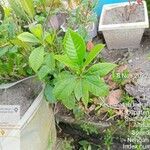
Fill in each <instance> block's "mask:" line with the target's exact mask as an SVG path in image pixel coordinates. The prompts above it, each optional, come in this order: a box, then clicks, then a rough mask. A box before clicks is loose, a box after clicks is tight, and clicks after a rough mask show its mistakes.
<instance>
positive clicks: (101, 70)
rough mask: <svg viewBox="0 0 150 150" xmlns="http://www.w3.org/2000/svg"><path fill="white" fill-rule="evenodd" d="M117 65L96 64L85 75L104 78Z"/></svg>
mask: <svg viewBox="0 0 150 150" xmlns="http://www.w3.org/2000/svg"><path fill="white" fill-rule="evenodd" d="M116 66H117V65H116V64H112V63H98V64H95V65H93V66H92V67H90V68H89V69H88V71H87V74H92V75H99V76H100V77H104V76H106V75H107V74H108V73H110V72H111V71H112V70H113V69H114V68H115V67H116Z"/></svg>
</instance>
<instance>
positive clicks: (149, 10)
mask: <svg viewBox="0 0 150 150" xmlns="http://www.w3.org/2000/svg"><path fill="white" fill-rule="evenodd" d="M146 2H147V8H148V13H149V15H150V1H149V0H146Z"/></svg>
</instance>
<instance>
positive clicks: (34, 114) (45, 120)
mask: <svg viewBox="0 0 150 150" xmlns="http://www.w3.org/2000/svg"><path fill="white" fill-rule="evenodd" d="M22 83H24V84H26V85H28V86H29V87H30V86H31V85H33V86H34V87H35V92H36V93H37V97H36V98H35V99H34V101H33V103H32V104H31V106H30V107H29V108H28V110H27V111H26V112H25V114H24V115H23V116H22V118H21V119H20V121H19V122H18V124H17V125H16V126H17V130H16V129H10V130H8V129H7V128H6V129H4V132H5V133H6V135H5V137H2V138H0V149H3V150H11V149H12V150H47V149H50V150H54V149H55V142H56V129H55V119H54V114H53V110H52V108H51V107H50V106H49V104H48V103H47V102H46V100H45V99H44V96H43V88H42V84H41V83H40V82H37V81H36V80H34V78H33V77H30V78H27V79H23V80H20V81H18V82H15V83H12V84H5V85H0V92H1V93H2V92H4V91H5V90H12V89H13V88H14V87H15V86H17V85H18V84H22ZM39 86H40V87H41V88H40V90H38V91H37V89H36V88H37V87H39ZM14 94H15V93H14ZM16 94H17V93H16ZM11 137H13V138H11ZM19 145H20V146H19Z"/></svg>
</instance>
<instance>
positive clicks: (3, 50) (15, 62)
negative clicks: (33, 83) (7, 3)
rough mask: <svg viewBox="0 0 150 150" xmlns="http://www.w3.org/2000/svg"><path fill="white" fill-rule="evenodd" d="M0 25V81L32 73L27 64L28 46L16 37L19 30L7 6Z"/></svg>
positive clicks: (17, 78) (13, 79)
mask: <svg viewBox="0 0 150 150" xmlns="http://www.w3.org/2000/svg"><path fill="white" fill-rule="evenodd" d="M4 11H5V19H4V20H3V22H2V24H1V25H0V83H4V82H10V81H15V80H19V79H22V78H24V77H27V76H30V75H32V74H33V72H32V70H31V69H30V67H29V65H28V57H29V54H30V48H29V47H28V46H27V45H26V44H24V43H23V42H21V41H20V40H19V39H17V34H18V33H20V32H21V28H20V27H18V24H16V22H15V20H14V19H13V17H12V14H11V11H10V9H9V8H7V7H4Z"/></svg>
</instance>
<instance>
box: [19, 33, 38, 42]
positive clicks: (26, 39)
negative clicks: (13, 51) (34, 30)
mask: <svg viewBox="0 0 150 150" xmlns="http://www.w3.org/2000/svg"><path fill="white" fill-rule="evenodd" d="M18 39H19V40H21V41H24V42H30V43H40V41H39V40H38V39H37V38H36V37H35V36H34V35H33V34H31V33H29V32H23V33H21V34H20V35H19V36H18Z"/></svg>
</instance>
